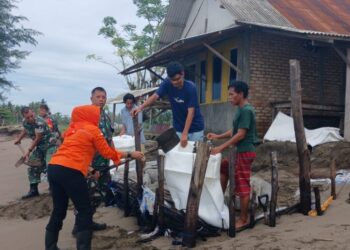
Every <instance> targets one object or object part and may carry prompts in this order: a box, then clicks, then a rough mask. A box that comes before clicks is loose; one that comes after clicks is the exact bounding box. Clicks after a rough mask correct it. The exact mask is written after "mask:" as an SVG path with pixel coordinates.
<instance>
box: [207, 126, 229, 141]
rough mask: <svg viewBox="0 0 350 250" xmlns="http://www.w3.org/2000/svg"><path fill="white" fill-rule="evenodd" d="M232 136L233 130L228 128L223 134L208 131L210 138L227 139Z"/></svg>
mask: <svg viewBox="0 0 350 250" xmlns="http://www.w3.org/2000/svg"><path fill="white" fill-rule="evenodd" d="M230 137H232V130H231V129H230V130H227V131H226V132H225V133H222V134H215V133H208V134H207V138H208V139H209V140H219V139H225V138H230Z"/></svg>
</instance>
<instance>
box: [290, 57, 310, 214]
mask: <svg viewBox="0 0 350 250" xmlns="http://www.w3.org/2000/svg"><path fill="white" fill-rule="evenodd" d="M289 65H290V85H291V99H292V114H293V121H294V131H295V139H296V144H297V150H298V156H299V169H300V171H299V188H300V208H301V212H302V213H303V214H304V215H307V214H308V212H309V211H310V210H311V186H310V167H311V163H310V152H309V150H308V148H307V144H306V138H305V130H304V120H303V111H302V105H301V91H302V90H301V83H300V65H299V61H298V60H289Z"/></svg>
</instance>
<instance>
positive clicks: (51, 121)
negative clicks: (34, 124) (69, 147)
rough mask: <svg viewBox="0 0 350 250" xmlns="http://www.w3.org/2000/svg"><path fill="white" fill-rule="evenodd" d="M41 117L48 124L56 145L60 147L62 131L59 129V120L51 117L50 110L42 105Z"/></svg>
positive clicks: (40, 108) (40, 109)
mask: <svg viewBox="0 0 350 250" xmlns="http://www.w3.org/2000/svg"><path fill="white" fill-rule="evenodd" d="M39 115H40V117H41V118H43V119H44V120H45V122H46V124H47V125H48V126H49V129H50V131H51V134H52V136H53V138H54V139H55V140H56V144H57V145H59V144H60V143H61V131H60V130H59V128H58V123H57V120H56V119H55V118H54V117H53V116H52V115H50V109H49V107H48V106H47V105H46V104H41V105H40V107H39ZM52 140H53V139H52Z"/></svg>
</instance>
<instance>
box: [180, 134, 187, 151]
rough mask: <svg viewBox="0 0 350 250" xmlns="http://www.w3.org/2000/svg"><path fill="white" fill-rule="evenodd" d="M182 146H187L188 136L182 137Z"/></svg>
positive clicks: (183, 135)
mask: <svg viewBox="0 0 350 250" xmlns="http://www.w3.org/2000/svg"><path fill="white" fill-rule="evenodd" d="M180 145H181V147H183V148H184V147H186V146H187V135H186V134H182V135H181V139H180Z"/></svg>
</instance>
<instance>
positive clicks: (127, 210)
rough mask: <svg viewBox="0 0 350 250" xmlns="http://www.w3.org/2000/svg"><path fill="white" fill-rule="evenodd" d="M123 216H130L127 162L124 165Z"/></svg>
mask: <svg viewBox="0 0 350 250" xmlns="http://www.w3.org/2000/svg"><path fill="white" fill-rule="evenodd" d="M123 199H124V216H125V217H128V216H129V215H130V205H129V162H128V161H127V162H125V164H124V195H123Z"/></svg>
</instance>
